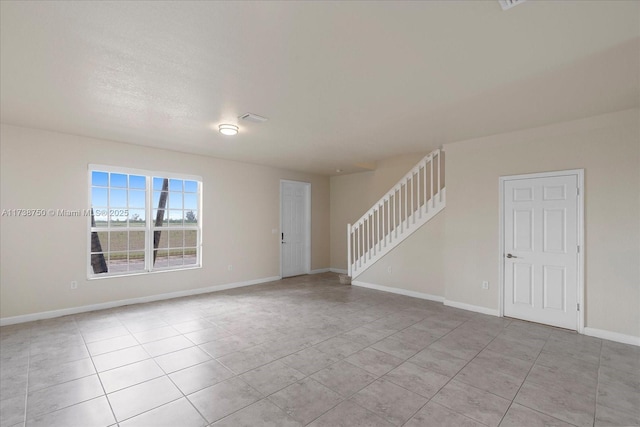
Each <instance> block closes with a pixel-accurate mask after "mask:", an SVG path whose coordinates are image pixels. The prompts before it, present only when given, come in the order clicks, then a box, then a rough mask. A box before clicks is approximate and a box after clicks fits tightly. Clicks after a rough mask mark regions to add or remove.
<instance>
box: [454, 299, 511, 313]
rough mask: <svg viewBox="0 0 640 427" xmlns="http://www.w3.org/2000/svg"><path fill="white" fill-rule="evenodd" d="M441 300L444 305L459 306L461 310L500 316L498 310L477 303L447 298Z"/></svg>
mask: <svg viewBox="0 0 640 427" xmlns="http://www.w3.org/2000/svg"><path fill="white" fill-rule="evenodd" d="M443 302H444V305H446V306H449V307H453V308H460V309H462V310H467V311H473V312H476V313H482V314H488V315H489V316H496V317H500V310H494V309H492V308H487V307H481V306H479V305H472V304H466V303H463V302H457V301H451V300H447V299H446V300H444V301H443Z"/></svg>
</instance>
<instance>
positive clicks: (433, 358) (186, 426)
mask: <svg viewBox="0 0 640 427" xmlns="http://www.w3.org/2000/svg"><path fill="white" fill-rule="evenodd" d="M0 335H1V340H2V341H1V343H0V350H1V364H0V367H1V375H2V376H1V381H0V384H1V395H0V398H1V399H0V405H1V406H0V426H2V427H5V426H7V427H8V426H23V425H26V426H29V427H31V426H47V427H53V426H65V427H69V426H71V427H73V426H78V427H99V426H115V425H119V426H121V427H132V426H149V427H155V426H180V427H191V426H194V427H195V426H209V425H211V426H234V427H235V426H256V425H261V426H300V425H311V426H331V427H335V426H356V425H357V426H393V425H396V426H400V425H404V426H438V427H441V426H448V425H450V426H483V425H484V426H498V425H500V426H517V427H524V426H543V425H545V426H547V425H548V426H572V425H573V426H594V425H596V426H637V425H640V348H638V347H632V346H628V345H622V344H617V343H614V342H610V341H603V340H600V339H596V338H590V337H586V336H580V335H577V334H575V333H570V332H567V331H563V330H559V329H554V328H549V327H544V326H540V325H535V324H530V323H525V322H521V321H516V320H510V319H502V318H496V317H490V316H485V315H480V314H476V313H471V312H467V311H463V310H457V309H453V308H449V307H445V306H443V305H442V304H440V303H434V302H430V301H424V300H419V299H414V298H409V297H403V296H399V295H394V294H388V293H383V292H378V291H372V290H368V289H363V288H358V287H351V286H343V285H340V284H339V283H338V281H337V276H336V275H334V274H329V273H327V274H319V275H315V276H302V277H296V278H290V279H286V280H281V281H278V282H273V283H268V284H263V285H259V286H253V287H248V288H243V289H235V290H230V291H226V292H218V293H211V294H207V295H200V296H195V297H189V298H180V299H175V300H171V301H162V302H156V303H150V304H141V305H133V306H128V307H121V308H117V309H111V310H104V311H97V312H92V313H85V314H80V315H76V316H67V317H63V318H58V319H52V320H46V321H39V322H33V323H29V324H21V325H13V326H7V327H3V328H1V329H0Z"/></svg>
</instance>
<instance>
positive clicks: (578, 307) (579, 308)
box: [578, 303, 580, 311]
mask: <svg viewBox="0 0 640 427" xmlns="http://www.w3.org/2000/svg"><path fill="white" fill-rule="evenodd" d="M578 311H580V303H578Z"/></svg>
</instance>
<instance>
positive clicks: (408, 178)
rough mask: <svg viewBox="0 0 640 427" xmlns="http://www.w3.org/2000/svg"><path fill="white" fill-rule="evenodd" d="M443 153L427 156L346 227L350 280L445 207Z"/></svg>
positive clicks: (433, 153) (438, 152)
mask: <svg viewBox="0 0 640 427" xmlns="http://www.w3.org/2000/svg"><path fill="white" fill-rule="evenodd" d="M443 154H444V153H443V152H442V151H441V150H435V151H433V152H431V153H429V154H428V155H427V156H425V157H424V158H423V159H422V160H420V162H419V163H418V164H417V165H415V166H414V167H413V168H412V169H411V171H409V173H407V174H406V175H405V176H404V177H403V178H402V179H400V181H398V183H397V184H396V185H394V186H393V188H392V189H391V190H389V192H388V193H387V194H385V195H384V196H382V198H381V199H380V200H378V201H377V202H376V203H375V204H374V205H373V206H372V207H371V209H369V210H368V211H367V213H365V214H364V215H362V217H360V219H358V220H357V221H356V222H355V223H354V224H353V225H351V224H348V225H347V236H348V237H347V258H348V259H347V269H348V274H349V276H351V277H352V279H355V278H356V277H358V276H359V275H360V274H362V273H363V272H364V271H365V270H366V269H367V268H369V267H371V266H372V265H373V264H374V263H375V262H376V261H378V260H379V259H380V258H382V257H383V256H384V255H386V254H387V253H388V252H389V251H390V250H391V249H393V248H395V247H396V246H397V245H398V244H400V242H402V241H403V240H404V239H406V238H407V237H409V236H410V235H411V234H412V233H413V232H414V231H416V230H417V229H419V228H420V227H421V226H422V225H423V224H425V223H426V222H427V221H429V220H430V219H431V218H433V217H434V216H435V215H436V214H437V213H438V212H440V211H441V210H442V209H443V208H444V207H445V204H446V194H445V186H444V171H443V169H442V166H443V164H444V158H443V157H444V155H443Z"/></svg>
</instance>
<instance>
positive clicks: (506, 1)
mask: <svg viewBox="0 0 640 427" xmlns="http://www.w3.org/2000/svg"><path fill="white" fill-rule="evenodd" d="M525 1H527V0H498V3H500V6H501V7H502V10H508V9H511V8H512V7H514V6H517V5H519V4H522V3H524V2H525Z"/></svg>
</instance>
